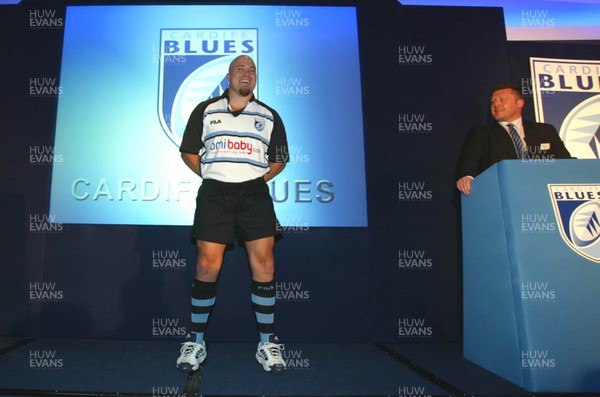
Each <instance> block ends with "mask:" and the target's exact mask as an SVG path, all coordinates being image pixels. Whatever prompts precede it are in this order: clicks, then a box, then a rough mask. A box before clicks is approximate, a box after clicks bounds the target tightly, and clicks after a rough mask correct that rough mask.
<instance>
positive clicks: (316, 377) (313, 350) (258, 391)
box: [0, 338, 591, 397]
mask: <svg viewBox="0 0 600 397" xmlns="http://www.w3.org/2000/svg"><path fill="white" fill-rule="evenodd" d="M179 348H180V343H178V342H165V341H116V340H87V339H48V338H46V339H43V338H38V339H34V338H29V339H25V338H0V395H2V396H18V395H20V396H22V395H28V396H66V395H69V396H74V395H85V396H152V397H162V396H164V397H166V396H169V397H174V396H178V397H183V396H187V397H190V396H315V397H316V396H397V397H409V396H410V397H413V396H414V397H416V396H432V397H433V396H498V397H500V396H502V397H510V396H533V395H534V394H532V393H528V392H526V391H525V390H523V389H521V388H519V387H517V386H515V385H513V384H511V383H509V382H507V381H504V380H503V379H501V378H499V377H497V376H495V375H494V374H492V373H490V372H488V371H486V370H484V369H482V368H480V367H478V366H477V365H474V364H472V363H470V362H469V361H467V360H465V359H463V358H462V350H461V346H460V345H458V344H368V343H356V344H334V343H328V344H309V343H288V344H286V345H285V350H284V358H285V360H286V362H287V364H288V370H287V371H286V372H285V373H283V374H270V373H267V372H265V371H263V370H262V367H261V366H260V365H259V364H258V363H257V362H256V359H255V358H254V354H255V352H256V345H255V344H250V343H213V344H209V345H208V357H207V359H206V361H205V363H204V365H203V366H202V367H201V368H200V369H199V370H198V371H196V372H194V373H189V374H188V373H182V372H179V371H178V370H177V369H176V367H175V360H176V359H177V357H178V355H179ZM535 395H536V396H542V394H535ZM572 395H573V394H570V396H572ZM553 396H558V395H557V394H554V395H553ZM581 396H583V394H581ZM587 396H591V394H588V395H587Z"/></svg>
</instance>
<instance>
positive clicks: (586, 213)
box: [548, 184, 600, 263]
mask: <svg viewBox="0 0 600 397" xmlns="http://www.w3.org/2000/svg"><path fill="white" fill-rule="evenodd" d="M548 189H549V191H550V197H551V199H552V206H553V207H554V213H555V215H556V220H557V223H558V225H559V230H560V234H561V236H562V238H563V240H564V241H565V242H566V243H567V245H568V246H569V247H570V248H571V249H572V250H573V251H575V252H577V253H578V254H579V255H581V256H583V257H584V258H586V259H589V260H591V261H594V262H596V263H600V184H589V185H585V184H551V185H548Z"/></svg>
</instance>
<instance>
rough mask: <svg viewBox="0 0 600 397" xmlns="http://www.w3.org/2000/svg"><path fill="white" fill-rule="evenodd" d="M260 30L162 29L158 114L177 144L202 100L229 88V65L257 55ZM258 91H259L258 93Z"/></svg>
mask: <svg viewBox="0 0 600 397" xmlns="http://www.w3.org/2000/svg"><path fill="white" fill-rule="evenodd" d="M257 42H258V31H257V29H161V32H160V55H159V67H160V71H159V78H158V117H159V120H160V124H161V126H162V128H163V130H164V132H165V133H166V134H167V136H168V137H169V139H170V140H171V141H173V143H175V144H176V145H177V146H179V145H180V143H181V139H182V138H183V131H184V130H185V126H186V123H187V120H188V119H189V116H190V114H191V113H192V111H193V110H194V108H195V107H196V106H197V105H198V103H200V102H202V101H205V100H207V99H210V98H213V97H216V96H219V95H221V94H222V93H223V91H225V89H226V88H227V87H228V85H229V84H228V81H227V78H226V76H227V72H228V68H229V64H230V63H231V61H232V60H233V59H234V58H235V57H236V56H238V55H242V54H243V55H248V56H249V57H251V58H253V59H255V61H256V56H257ZM255 93H256V92H255Z"/></svg>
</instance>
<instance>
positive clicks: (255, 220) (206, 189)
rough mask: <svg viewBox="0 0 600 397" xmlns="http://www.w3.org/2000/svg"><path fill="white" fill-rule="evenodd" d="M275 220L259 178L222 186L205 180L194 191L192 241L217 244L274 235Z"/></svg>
mask: <svg viewBox="0 0 600 397" xmlns="http://www.w3.org/2000/svg"><path fill="white" fill-rule="evenodd" d="M276 233H277V218H276V216H275V209H274V208H273V200H272V199H271V195H270V194H269V187H268V186H267V183H266V182H265V180H264V179H263V178H257V179H254V180H251V181H247V182H240V183H226V182H220V181H216V180H213V179H205V180H204V181H202V185H201V186H200V188H199V189H198V196H197V197H196V212H195V214H194V225H193V226H192V238H194V239H196V240H201V241H208V242H213V243H220V244H230V243H233V242H234V239H235V238H236V237H237V239H238V240H239V241H252V240H256V239H259V238H264V237H270V236H274V235H275V234H276Z"/></svg>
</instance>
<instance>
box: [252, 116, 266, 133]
mask: <svg viewBox="0 0 600 397" xmlns="http://www.w3.org/2000/svg"><path fill="white" fill-rule="evenodd" d="M254 128H256V130H257V131H262V130H263V129H264V128H265V122H264V120H262V119H255V120H254Z"/></svg>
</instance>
